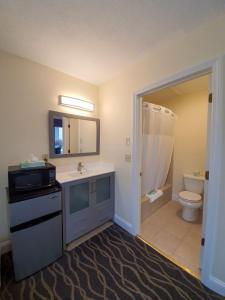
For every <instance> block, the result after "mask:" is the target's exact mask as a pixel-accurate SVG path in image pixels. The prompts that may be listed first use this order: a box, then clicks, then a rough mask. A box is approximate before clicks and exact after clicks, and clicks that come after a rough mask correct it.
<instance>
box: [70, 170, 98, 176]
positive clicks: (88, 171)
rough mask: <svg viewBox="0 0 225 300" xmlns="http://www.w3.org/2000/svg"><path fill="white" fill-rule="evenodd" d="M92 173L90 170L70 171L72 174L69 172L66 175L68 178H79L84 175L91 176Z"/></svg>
mask: <svg viewBox="0 0 225 300" xmlns="http://www.w3.org/2000/svg"><path fill="white" fill-rule="evenodd" d="M91 173H92V172H91V171H90V170H84V171H72V172H69V173H68V175H69V176H70V177H75V178H77V177H81V176H84V175H85V176H86V175H89V174H91Z"/></svg>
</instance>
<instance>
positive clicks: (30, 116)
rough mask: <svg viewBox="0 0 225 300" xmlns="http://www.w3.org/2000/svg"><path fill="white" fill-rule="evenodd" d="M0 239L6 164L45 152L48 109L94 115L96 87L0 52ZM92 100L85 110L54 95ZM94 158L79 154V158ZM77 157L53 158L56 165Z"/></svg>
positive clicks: (4, 213) (3, 228)
mask: <svg viewBox="0 0 225 300" xmlns="http://www.w3.org/2000/svg"><path fill="white" fill-rule="evenodd" d="M0 66H1V67H0V103H1V106H0V138H1V142H0V145H1V150H0V241H1V240H4V239H7V238H8V232H9V231H8V218H7V204H6V203H7V200H6V192H5V187H6V186H7V167H8V165H12V164H18V163H19V162H20V161H21V160H22V159H26V157H27V156H28V155H29V153H34V154H36V155H38V156H41V154H43V153H48V110H56V111H62V112H66V113H72V114H82V115H90V116H98V88H97V87H96V86H94V85H92V84H89V83H87V82H84V81H82V80H78V79H76V78H73V77H71V76H68V75H65V74H63V73H60V72H58V71H55V70H53V69H50V68H48V67H45V66H42V65H39V64H36V63H33V62H31V61H28V60H25V59H22V58H19V57H17V56H13V55H10V54H6V53H4V52H0ZM61 94H62V95H68V96H74V97H80V98H84V99H89V100H91V101H93V102H94V103H95V104H96V105H95V107H96V108H97V110H96V111H95V112H94V113H93V114H91V113H85V112H82V111H79V110H74V109H71V108H67V107H62V106H59V105H58V104H57V103H58V95H61ZM96 159H98V157H96V156H93V157H87V158H85V157H82V161H90V160H96ZM78 160H80V158H77V159H76V158H70V159H68V158H66V159H54V160H52V162H53V163H54V164H56V165H59V164H65V163H66V164H67V163H74V167H75V165H76V163H77V161H78Z"/></svg>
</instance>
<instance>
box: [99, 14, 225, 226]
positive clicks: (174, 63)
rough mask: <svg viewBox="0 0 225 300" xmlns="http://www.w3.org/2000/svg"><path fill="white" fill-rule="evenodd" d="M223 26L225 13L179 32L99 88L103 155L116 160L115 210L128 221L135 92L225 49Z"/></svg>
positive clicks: (130, 216) (129, 216) (130, 217)
mask: <svg viewBox="0 0 225 300" xmlns="http://www.w3.org/2000/svg"><path fill="white" fill-rule="evenodd" d="M224 28H225V17H223V18H219V19H218V20H217V21H215V22H213V23H211V24H208V25H207V26H205V27H203V28H199V29H198V30H196V31H194V32H192V33H189V34H183V35H180V36H177V37H176V38H175V39H173V40H171V41H170V42H167V43H165V44H162V45H161V46H160V47H158V48H157V49H155V50H154V51H152V52H151V53H150V54H149V55H148V56H146V57H145V58H144V59H143V60H141V61H139V63H136V64H135V65H133V66H131V67H130V68H129V69H127V70H126V71H124V72H123V73H121V74H120V75H118V76H117V77H116V78H114V79H113V80H111V81H109V82H108V83H106V84H105V85H103V86H101V88H100V118H101V124H102V125H101V126H102V127H101V128H102V131H101V155H102V158H103V159H106V160H111V161H112V162H114V163H115V167H116V174H117V181H116V183H117V185H116V214H117V215H118V216H120V217H121V218H122V219H124V220H125V221H126V222H128V223H131V222H132V221H133V216H132V212H131V210H130V199H131V165H130V164H129V163H127V162H125V161H124V154H125V153H126V152H129V151H131V146H132V145H130V147H128V146H126V145H125V137H126V136H131V137H132V126H133V125H132V122H133V96H134V93H135V92H137V91H138V90H141V89H143V88H145V87H146V86H148V85H150V84H153V83H155V82H157V81H160V80H162V79H164V78H166V77H168V76H171V74H174V73H176V72H179V71H182V70H184V69H186V68H190V67H191V66H193V65H196V64H199V63H202V62H203V61H205V60H209V59H211V58H213V57H216V56H217V55H220V54H223V53H225V34H224Z"/></svg>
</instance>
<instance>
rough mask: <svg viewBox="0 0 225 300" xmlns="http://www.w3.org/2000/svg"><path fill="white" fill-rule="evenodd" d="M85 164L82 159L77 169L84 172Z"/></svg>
mask: <svg viewBox="0 0 225 300" xmlns="http://www.w3.org/2000/svg"><path fill="white" fill-rule="evenodd" d="M84 170H85V169H84V164H83V163H82V162H81V161H80V162H79V163H78V165H77V171H78V172H80V173H81V174H82V172H83V171H84Z"/></svg>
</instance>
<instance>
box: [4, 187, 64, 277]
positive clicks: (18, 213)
mask: <svg viewBox="0 0 225 300" xmlns="http://www.w3.org/2000/svg"><path fill="white" fill-rule="evenodd" d="M45 192H46V191H45ZM9 212H10V222H11V227H10V231H11V242H12V256H13V266H14V273H15V279H16V281H18V280H21V279H24V278H25V277H27V276H30V275H32V274H34V273H35V272H37V271H39V270H40V269H42V268H43V267H45V266H47V265H49V264H50V263H52V262H54V261H55V260H57V259H58V258H59V257H60V256H62V249H63V244H62V204H61V191H60V192H59V191H57V192H56V191H55V192H53V193H48V194H46V195H42V196H39V197H32V198H29V199H25V200H23V201H13V202H11V203H9Z"/></svg>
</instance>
